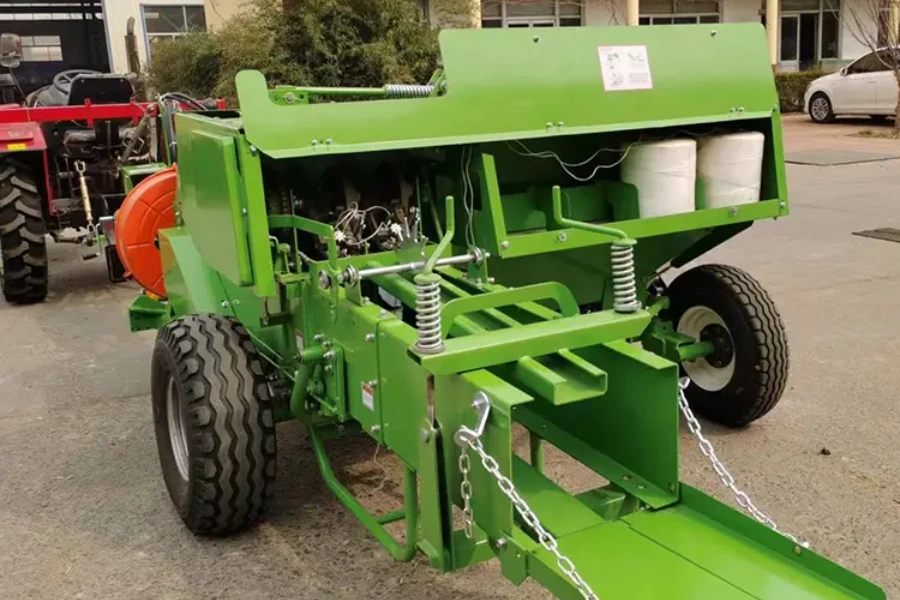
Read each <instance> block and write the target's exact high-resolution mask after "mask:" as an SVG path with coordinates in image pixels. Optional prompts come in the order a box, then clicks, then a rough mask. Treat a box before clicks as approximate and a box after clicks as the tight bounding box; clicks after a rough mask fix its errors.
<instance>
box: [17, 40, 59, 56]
mask: <svg viewBox="0 0 900 600" xmlns="http://www.w3.org/2000/svg"><path fill="white" fill-rule="evenodd" d="M21 39H22V60H23V61H26V62H62V59H63V54H62V42H61V41H60V39H59V36H58V35H23V36H22V38H21Z"/></svg>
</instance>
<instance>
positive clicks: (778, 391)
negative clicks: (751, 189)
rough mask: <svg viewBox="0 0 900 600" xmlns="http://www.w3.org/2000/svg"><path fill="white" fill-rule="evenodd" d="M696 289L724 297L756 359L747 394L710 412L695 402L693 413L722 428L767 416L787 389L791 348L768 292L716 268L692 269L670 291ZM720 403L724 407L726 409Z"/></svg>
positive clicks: (740, 273)
mask: <svg viewBox="0 0 900 600" xmlns="http://www.w3.org/2000/svg"><path fill="white" fill-rule="evenodd" d="M701 286H703V287H706V289H707V291H714V290H718V291H719V293H724V295H725V296H726V297H727V298H728V300H729V301H730V302H731V303H732V305H733V306H734V307H735V308H736V309H737V311H738V313H739V314H740V316H741V318H742V320H743V321H744V322H745V323H746V325H747V326H748V327H749V329H750V331H751V332H752V336H753V338H754V342H755V351H756V353H757V356H756V359H755V364H754V365H753V368H754V370H755V373H756V376H755V377H754V378H753V382H752V392H751V391H750V390H741V393H740V395H739V396H736V397H735V398H728V399H724V398H723V399H721V403H717V404H716V405H715V408H711V407H710V406H707V405H706V403H698V404H696V406H695V408H696V409H697V410H698V411H699V412H701V413H704V414H706V415H707V416H710V417H711V418H713V419H715V420H717V421H719V422H722V423H723V424H725V425H729V426H735V427H739V426H743V425H746V424H748V423H750V422H752V421H755V420H757V419H759V418H761V417H762V416H764V415H765V414H767V413H768V412H770V411H771V410H772V409H773V408H774V407H775V405H776V404H777V403H778V401H779V400H780V399H781V396H782V394H783V393H784V390H785V388H786V387H787V381H788V373H789V370H790V346H789V344H788V340H787V335H786V333H785V328H784V323H783V321H782V319H781V315H780V313H779V312H778V308H777V307H776V306H775V302H774V301H773V300H772V297H771V296H770V295H769V294H768V292H766V290H765V289H764V288H763V287H762V285H760V283H759V282H758V281H757V280H756V279H754V278H753V277H752V276H751V275H750V274H749V273H747V272H746V271H744V270H742V269H739V268H737V267H733V266H729V265H721V264H706V265H701V266H698V267H695V268H693V269H691V270H689V271H686V272H685V273H683V274H681V275H680V276H679V277H678V278H676V280H675V282H673V283H672V285H671V286H670V288H669V291H670V293H672V294H680V293H682V292H683V291H687V290H689V289H691V288H695V287H701ZM673 297H674V296H673ZM673 302H674V300H673ZM671 316H673V317H674V316H676V315H671ZM692 387H693V386H692ZM690 391H691V388H688V392H689V393H688V400H691V397H690ZM718 393H721V392H718ZM722 403H727V408H723V405H724V404H722ZM692 404H694V402H692Z"/></svg>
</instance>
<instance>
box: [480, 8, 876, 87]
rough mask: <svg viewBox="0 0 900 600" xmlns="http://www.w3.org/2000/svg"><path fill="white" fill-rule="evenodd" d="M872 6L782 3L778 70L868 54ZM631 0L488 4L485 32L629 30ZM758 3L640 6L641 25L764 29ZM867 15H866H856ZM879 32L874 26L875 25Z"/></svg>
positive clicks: (829, 64)
mask: <svg viewBox="0 0 900 600" xmlns="http://www.w3.org/2000/svg"><path fill="white" fill-rule="evenodd" d="M866 2H871V0H781V2H780V14H779V17H778V25H779V27H778V32H777V36H776V40H777V48H776V49H775V55H776V62H777V66H778V68H779V69H780V70H784V71H796V70H801V69H808V68H812V67H817V66H822V67H824V68H837V66H839V65H842V64H846V63H848V62H850V61H852V60H854V59H856V58H858V57H859V56H861V55H863V54H865V53H866V52H867V50H868V48H867V46H866V45H865V44H864V43H863V42H862V41H860V38H864V36H861V35H859V34H858V32H857V31H856V30H855V29H854V27H855V20H854V19H853V18H851V11H853V10H854V9H855V8H856V6H855V5H854V3H860V4H862V3H866ZM627 8H628V7H627V0H583V2H574V1H572V0H529V1H528V2H523V1H522V0H484V1H483V2H482V3H481V26H482V27H554V26H559V27H569V26H579V25H625V24H626V14H627ZM765 9H766V2H765V1H762V2H761V1H760V0H640V2H639V4H638V15H639V17H638V18H639V24H641V25H672V24H696V23H741V22H756V23H761V24H763V25H765V24H766V10H765ZM861 12H863V11H862V9H860V11H858V14H859V13H861ZM872 29H873V30H874V29H875V23H874V22H873V23H872Z"/></svg>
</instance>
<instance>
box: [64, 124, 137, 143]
mask: <svg viewBox="0 0 900 600" xmlns="http://www.w3.org/2000/svg"><path fill="white" fill-rule="evenodd" d="M133 131H134V126H133V125H120V126H119V139H120V140H126V139H128V136H130V135H131V133H132V132H133ZM96 141H97V130H96V129H88V128H84V129H81V128H78V129H68V130H66V131H65V132H64V133H63V138H62V143H63V145H64V146H68V145H70V144H93V143H95V142H96Z"/></svg>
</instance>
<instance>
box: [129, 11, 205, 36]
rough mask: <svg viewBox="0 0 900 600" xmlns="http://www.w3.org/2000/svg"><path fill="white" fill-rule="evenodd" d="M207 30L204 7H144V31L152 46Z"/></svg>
mask: <svg viewBox="0 0 900 600" xmlns="http://www.w3.org/2000/svg"><path fill="white" fill-rule="evenodd" d="M205 29H206V14H205V13H204V12H203V6H202V5H185V6H174V5H173V6H144V31H146V32H147V41H149V42H150V43H151V44H152V43H153V42H155V41H157V40H160V39H170V38H175V37H178V36H181V35H184V34H186V33H189V32H191V31H203V30H205Z"/></svg>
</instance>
